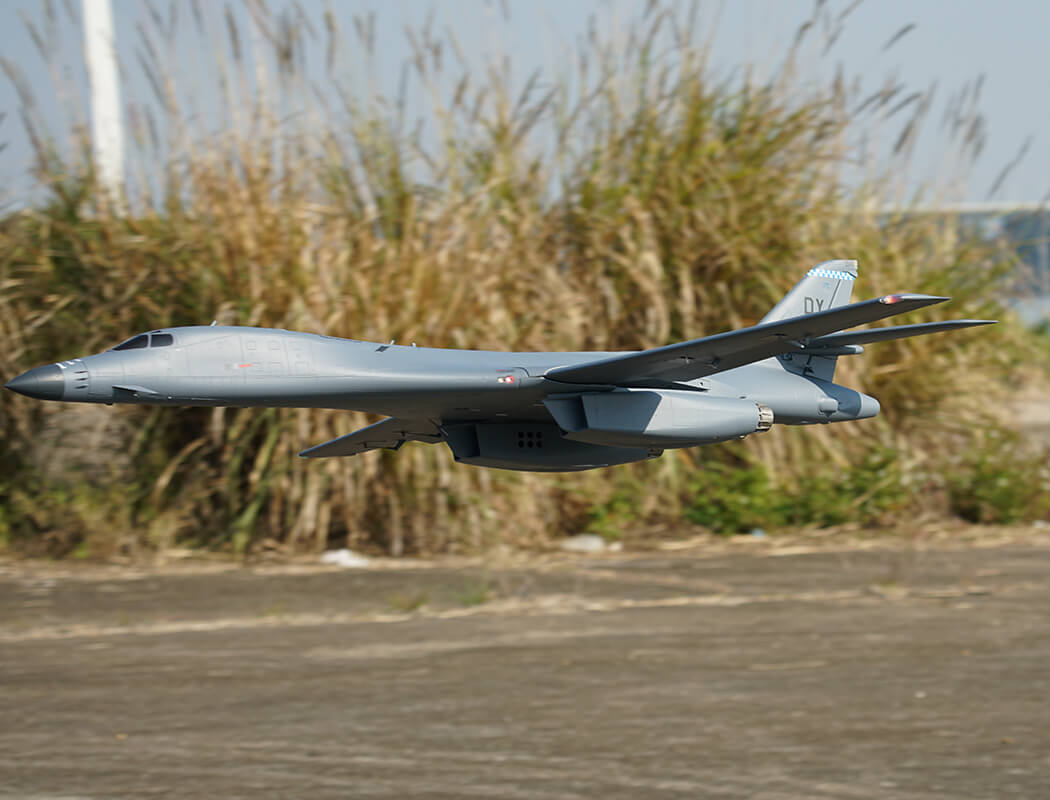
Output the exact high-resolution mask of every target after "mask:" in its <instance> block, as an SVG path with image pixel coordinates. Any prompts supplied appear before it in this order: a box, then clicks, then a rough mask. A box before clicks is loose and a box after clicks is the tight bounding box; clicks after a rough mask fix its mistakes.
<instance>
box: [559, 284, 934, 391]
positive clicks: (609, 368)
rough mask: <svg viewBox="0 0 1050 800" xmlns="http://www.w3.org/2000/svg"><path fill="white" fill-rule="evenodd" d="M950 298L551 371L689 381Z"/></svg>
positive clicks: (580, 377)
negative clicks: (846, 329)
mask: <svg viewBox="0 0 1050 800" xmlns="http://www.w3.org/2000/svg"><path fill="white" fill-rule="evenodd" d="M950 299H951V298H948V297H935V296H932V295H925V294H891V295H886V296H885V297H880V298H878V299H876V300H865V301H863V302H861V303H851V304H850V305H845V306H838V307H836V308H831V309H828V310H826V311H818V312H817V313H815V314H805V315H803V316H800V317H790V318H788V319H782V320H776V321H774V322H767V323H760V324H758V325H755V326H753V327H750V328H741V329H740V330H736V331H728V332H726V333H718V334H715V335H714V336H706V337H704V338H703V339H693V340H691V341H688V342H680V343H679V344H672V345H667V346H666V347H656V348H653V349H652V350H642V351H640V352H635V353H624V354H622V355H616V356H610V357H607V358H602V359H598V360H596V361H591V362H589V363H586V364H578V365H573V366H565V367H555V368H554V369H551V370H548V371H547V373H546V375H545V377H547V378H548V379H550V380H556V381H565V382H567V383H586V384H600V385H609V384H611V385H614V386H615V385H629V384H630V383H631V382H632V381H638V380H646V379H654V378H655V379H660V380H667V381H688V380H693V379H694V378H702V377H705V376H707V375H713V374H715V373H718V372H724V371H725V370H728V369H735V368H736V367H741V366H743V365H744V364H751V363H753V362H755V361H762V360H764V359H767V358H771V357H773V356H778V355H781V354H782V353H790V352H796V351H797V350H798V349H799V348H800V347H805V346H806V345H808V344H809V343H810V342H812V341H813V340H815V339H818V338H822V337H823V339H827V338H828V334H830V333H834V332H836V331H841V330H842V329H844V328H852V327H854V326H856V325H863V324H864V323H866V322H875V321H876V320H880V319H885V318H886V317H892V316H894V315H895V314H903V313H905V312H908V311H915V310H916V309H919V308H923V307H925V306H929V305H933V304H934V303H943V302H944V301H945V300H950Z"/></svg>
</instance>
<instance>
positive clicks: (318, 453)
mask: <svg viewBox="0 0 1050 800" xmlns="http://www.w3.org/2000/svg"><path fill="white" fill-rule="evenodd" d="M408 441H414V442H439V441H441V433H440V431H438V429H437V428H436V427H435V426H434V425H433V423H431V422H429V421H427V420H425V419H413V420H407V419H397V418H395V417H390V418H389V419H384V420H383V421H382V422H377V423H375V424H374V425H369V426H368V427H367V428H361V429H360V430H357V431H354V432H353V433H348V434H346V435H345V436H340V437H339V438H338V439H332V440H331V441H328V442H324V443H323V444H319V445H315V446H314V447H311V448H309V449H307V450H303V452H301V453H300V454H299V455H300V456H301V457H303V458H330V457H332V456H356V455H357V454H358V453H363V452H365V451H366V450H378V449H380V448H385V449H387V450H397V449H398V448H399V447H400V446H401V445H403V444H404V443H405V442H408Z"/></svg>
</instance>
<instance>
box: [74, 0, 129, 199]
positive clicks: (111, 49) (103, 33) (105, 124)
mask: <svg viewBox="0 0 1050 800" xmlns="http://www.w3.org/2000/svg"><path fill="white" fill-rule="evenodd" d="M82 7H83V10H84V60H85V61H86V62H87V69H88V77H89V79H90V81H91V139H92V151H93V153H94V157H95V166H96V167H97V169H98V173H99V179H100V180H101V182H102V186H103V187H105V190H106V191H107V193H108V194H109V199H110V200H111V201H113V202H115V203H120V202H121V198H122V193H123V189H124V128H123V126H122V124H121V115H120V83H119V79H118V77H117V40H116V37H115V36H114V34H113V9H112V7H111V5H110V0H83V6H82Z"/></svg>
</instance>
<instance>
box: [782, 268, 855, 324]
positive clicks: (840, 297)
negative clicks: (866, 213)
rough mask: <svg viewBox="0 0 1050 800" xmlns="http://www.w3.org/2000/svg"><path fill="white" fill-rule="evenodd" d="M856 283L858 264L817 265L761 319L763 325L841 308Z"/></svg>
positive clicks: (848, 299)
mask: <svg viewBox="0 0 1050 800" xmlns="http://www.w3.org/2000/svg"><path fill="white" fill-rule="evenodd" d="M856 279H857V262H856V261H853V260H847V259H839V260H837V261H825V262H824V263H823V264H817V266H815V267H813V269H811V270H810V271H809V272H807V273H806V276H805V277H804V278H803V279H802V280H800V281H799V282H798V283H797V284H795V288H794V289H792V290H791V291H790V292H788V293H787V294H786V295H785V296H784V299H783V300H781V301H780V302H779V303H777V304H776V305H775V306H773V309H772V310H771V311H770V312H769V313H768V314H766V315H765V316H764V317H762V322H776V321H777V320H780V319H787V318H788V317H801V316H803V315H805V314H815V313H816V312H817V311H827V310H828V309H829V308H835V306H844V305H846V304H847V303H849V301H850V295H851V294H852V293H853V282H854V281H855V280H856Z"/></svg>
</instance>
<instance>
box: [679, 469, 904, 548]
mask: <svg viewBox="0 0 1050 800" xmlns="http://www.w3.org/2000/svg"><path fill="white" fill-rule="evenodd" d="M797 478H798V481H799V483H798V486H797V487H796V488H794V489H792V488H788V487H783V486H780V485H778V484H777V483H776V482H774V481H773V480H771V477H770V476H769V475H768V474H767V473H766V470H765V468H764V467H763V466H762V465H761V464H754V465H745V466H741V465H733V464H727V463H725V462H716V463H714V464H712V465H710V466H709V467H708V468H707V469H705V470H703V471H701V472H699V473H697V477H696V479H695V480H694V482H693V484H692V485H691V487H690V495H689V499H688V501H687V505H686V508H685V517H686V519H688V520H690V521H691V522H694V523H696V524H698V525H703V526H705V527H707V528H709V529H710V530H712V531H714V532H716V533H743V532H746V531H749V530H752V529H754V528H761V529H763V530H776V529H778V528H784V527H788V526H792V527H794V526H802V525H815V526H818V527H830V526H833V525H842V524H845V523H847V522H852V523H859V524H861V525H872V524H885V523H887V522H892V521H893V519H894V516H895V514H896V512H898V511H900V510H901V509H902V508H903V507H904V506H905V505H907V503H908V501H909V500H910V499H911V497H910V493H909V492H907V491H906V490H905V487H904V486H903V483H902V472H901V468H900V464H899V462H898V455H897V453H896V452H895V451H892V450H876V451H874V452H872V453H869V454H867V455H866V456H864V457H863V458H862V459H860V460H859V461H858V463H857V464H855V465H853V466H851V467H850V468H849V469H847V470H845V471H834V472H829V471H828V470H827V467H826V466H823V465H820V464H816V463H815V464H813V465H811V466H810V468H809V470H808V471H801V472H800V473H799V474H798V476H797Z"/></svg>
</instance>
